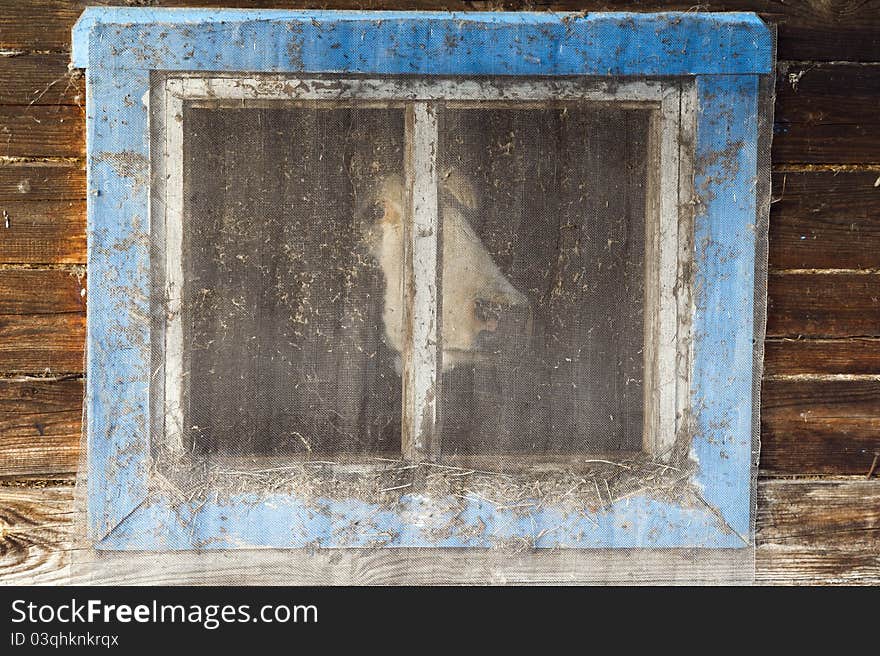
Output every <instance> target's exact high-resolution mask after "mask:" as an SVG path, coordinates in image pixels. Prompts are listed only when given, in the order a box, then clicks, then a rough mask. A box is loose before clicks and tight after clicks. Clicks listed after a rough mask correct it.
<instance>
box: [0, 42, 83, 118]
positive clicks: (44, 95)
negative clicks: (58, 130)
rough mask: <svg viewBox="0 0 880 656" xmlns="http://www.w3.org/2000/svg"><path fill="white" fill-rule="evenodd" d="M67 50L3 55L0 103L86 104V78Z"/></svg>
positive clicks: (0, 77)
mask: <svg viewBox="0 0 880 656" xmlns="http://www.w3.org/2000/svg"><path fill="white" fill-rule="evenodd" d="M69 62H70V56H69V55H67V53H52V54H28V55H19V56H16V57H0V81H2V84H0V105H29V104H38V105H84V104H85V99H86V95H85V77H84V75H83V74H82V71H70V70H68V68H67V66H68V64H69Z"/></svg>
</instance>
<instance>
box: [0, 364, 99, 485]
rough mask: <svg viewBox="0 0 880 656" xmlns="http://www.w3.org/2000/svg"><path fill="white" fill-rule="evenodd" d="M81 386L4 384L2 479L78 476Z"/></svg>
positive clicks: (0, 396) (0, 391)
mask: <svg viewBox="0 0 880 656" xmlns="http://www.w3.org/2000/svg"><path fill="white" fill-rule="evenodd" d="M82 400H83V381H82V380H81V379H70V380H58V381H56V380H39V379H25V380H0V477H2V476H39V475H47V474H52V475H57V474H64V473H73V472H76V468H77V462H78V458H79V446H80V434H81V429H82Z"/></svg>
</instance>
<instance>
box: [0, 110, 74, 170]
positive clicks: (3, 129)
mask: <svg viewBox="0 0 880 656" xmlns="http://www.w3.org/2000/svg"><path fill="white" fill-rule="evenodd" d="M84 126H85V120H84V111H83V109H81V108H79V107H72V106H70V105H56V106H46V105H32V106H30V107H27V106H19V105H0V155H2V156H5V157H82V156H84V154H85V145H84V136H83V135H84Z"/></svg>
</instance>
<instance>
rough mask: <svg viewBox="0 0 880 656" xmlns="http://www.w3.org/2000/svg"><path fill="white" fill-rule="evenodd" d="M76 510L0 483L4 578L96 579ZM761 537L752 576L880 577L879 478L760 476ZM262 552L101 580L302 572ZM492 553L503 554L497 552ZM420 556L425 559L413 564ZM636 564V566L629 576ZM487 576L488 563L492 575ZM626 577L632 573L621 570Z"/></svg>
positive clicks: (660, 570)
mask: <svg viewBox="0 0 880 656" xmlns="http://www.w3.org/2000/svg"><path fill="white" fill-rule="evenodd" d="M73 510H74V507H73V487H72V486H71V485H69V484H58V483H54V484H48V485H45V486H42V487H24V486H5V487H0V526H2V527H3V530H2V531H0V582H2V583H5V584H26V585H27V584H35V583H71V582H80V583H81V582H98V581H95V580H94V579H89V578H88V573H89V572H90V571H91V572H102V570H100V569H99V568H98V567H95V568H89V567H85V568H80V567H77V575H76V577H71V568H70V564H71V561H72V560H77V562H80V563H81V562H84V560H85V558H86V554H85V553H84V552H82V551H77V552H74V546H73V545H74V513H73ZM757 544H758V548H757V571H756V579H757V581H758V582H761V583H794V584H822V583H852V584H874V585H876V584H878V583H880V481H877V480H875V481H855V480H830V481H788V480H774V479H762V480H760V481H759V482H758V517H757ZM563 552H564V550H563ZM324 555H326V552H318V553H317V554H316V555H315V560H316V561H321V560H322V557H323V556H324ZM490 555H491V554H490ZM570 555H571V554H565V553H556V554H544V558H543V559H542V560H545V561H549V564H550V565H556V564H558V563H557V562H555V560H557V561H558V560H559V559H560V558H566V557H568V556H570ZM261 556H262V558H263V560H264V561H265V562H270V564H272V565H273V567H268V568H262V567H259V566H255V564H256V562H257V557H256V556H254V554H253V552H238V553H228V554H227V555H226V556H224V558H223V559H217V558H212V559H210V567H206V565H207V564H208V563H204V562H202V563H200V562H198V557H197V556H196V555H194V554H186V555H185V556H175V555H174V554H151V555H150V556H149V557H148V558H143V557H140V558H138V557H137V556H128V557H126V560H127V567H126V566H124V565H123V564H122V563H121V562H120V563H119V567H117V568H113V570H112V573H111V574H107V573H106V570H103V574H102V577H101V578H100V579H99V581H100V582H101V583H104V584H120V583H128V584H151V583H152V584H163V583H165V584H171V585H192V584H204V583H218V584H222V583H228V582H230V581H233V580H237V581H239V582H242V581H249V582H259V583H265V584H272V583H276V584H277V583H280V582H282V581H283V580H286V581H290V580H296V581H297V582H301V580H300V579H296V578H290V577H291V576H293V577H296V575H297V572H291V571H289V566H288V568H287V570H285V563H284V560H285V556H284V554H283V553H281V554H279V558H277V559H276V561H275V562H271V556H272V553H267V552H263V553H262V554H261ZM412 557H413V558H416V559H417V560H409V561H408V562H407V563H406V566H407V567H408V568H409V571H412V572H413V576H415V575H416V573H417V572H421V573H422V576H423V578H424V577H425V576H427V577H429V578H433V579H434V580H435V581H437V580H443V579H444V577H445V579H446V580H449V579H452V578H454V577H455V575H456V573H455V572H454V571H446V570H444V569H443V567H442V565H440V564H438V563H436V562H434V563H432V562H431V559H432V556H431V554H423V555H422V556H419V554H417V553H415V552H414V553H413V554H412ZM462 557H463V558H466V559H471V558H474V559H476V558H480V557H481V553H480V552H472V553H463V554H462ZM288 559H289V558H288ZM381 559H382V554H381V553H369V552H365V551H363V550H358V551H356V552H354V553H352V552H343V551H336V552H335V557H334V562H333V563H329V565H330V567H331V568H335V569H336V571H337V572H338V573H342V572H343V571H344V570H346V569H347V570H348V571H349V572H351V573H355V574H356V573H357V572H360V573H361V576H362V577H363V579H364V581H365V582H372V583H383V582H384V583H387V582H389V579H393V577H395V576H400V574H401V570H395V569H393V568H389V567H388V566H387V563H384V564H385V566H384V567H383V566H378V565H380V564H381V563H380V560H381ZM424 559H427V560H424ZM554 559H555V560H554ZM421 560H423V561H424V562H421ZM435 560H436V559H435ZM518 560H521V559H519V558H517V557H515V556H511V557H507V558H505V560H504V567H505V568H508V569H509V570H510V572H511V573H512V575H513V576H514V577H516V575H517V572H518V571H519V570H518V569H517V562H516V561H518ZM417 561H419V562H417ZM260 562H261V563H262V562H263V561H260ZM495 562H496V565H500V564H501V563H500V562H499V561H497V558H496V560H495ZM525 562H528V561H525ZM532 562H534V561H532ZM419 564H421V565H423V566H421V567H417V566H416V565H419ZM374 565H376V566H374ZM640 565H644V569H643V570H642V572H641V574H642V576H647V577H651V576H652V574H653V575H655V576H656V579H657V580H662V579H663V577H664V575H668V571H664V566H665V567H666V568H668V567H669V560H668V557H667V556H663V557H661V558H658V559H656V561H655V562H652V561H651V559H650V558H646V559H645V561H644V562H643V563H640ZM532 567H534V564H532ZM497 569H498V568H497V567H496V570H497ZM328 571H331V569H328ZM280 573H284V574H285V576H284V577H282V576H281V574H280ZM612 573H613V572H612ZM632 574H633V572H632V570H630V572H629V576H632ZM691 574H692V576H693V577H694V579H695V580H698V579H699V578H700V573H699V572H691ZM704 575H705V578H706V580H711V579H712V578H714V577H715V576H717V572H715V573H713V572H712V571H706V572H704ZM300 576H302V574H300ZM489 576H490V571H489V569H488V568H487V579H488V578H489ZM496 578H497V577H496ZM332 580H333V579H332V578H330V579H325V580H324V581H323V582H325V583H326V582H327V581H332ZM621 580H622V581H625V580H626V579H625V578H624V577H623V576H621ZM316 582H320V581H316Z"/></svg>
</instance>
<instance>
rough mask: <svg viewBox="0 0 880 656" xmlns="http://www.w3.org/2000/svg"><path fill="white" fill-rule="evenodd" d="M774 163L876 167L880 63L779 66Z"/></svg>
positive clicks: (879, 141) (879, 143) (879, 136)
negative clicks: (867, 164) (873, 164)
mask: <svg viewBox="0 0 880 656" xmlns="http://www.w3.org/2000/svg"><path fill="white" fill-rule="evenodd" d="M776 94H777V95H776V112H775V117H774V118H775V122H776V124H775V130H774V132H775V136H774V140H773V161H774V163H776V164H784V163H788V162H800V163H819V164H821V163H831V164H835V163H840V164H865V163H876V162H878V159H880V118H878V115H877V111H876V108H877V106H878V104H880V65H878V64H845V63H836V64H820V63H815V62H807V63H789V62H782V63H781V64H780V65H779V69H778V73H777V84H776Z"/></svg>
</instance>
